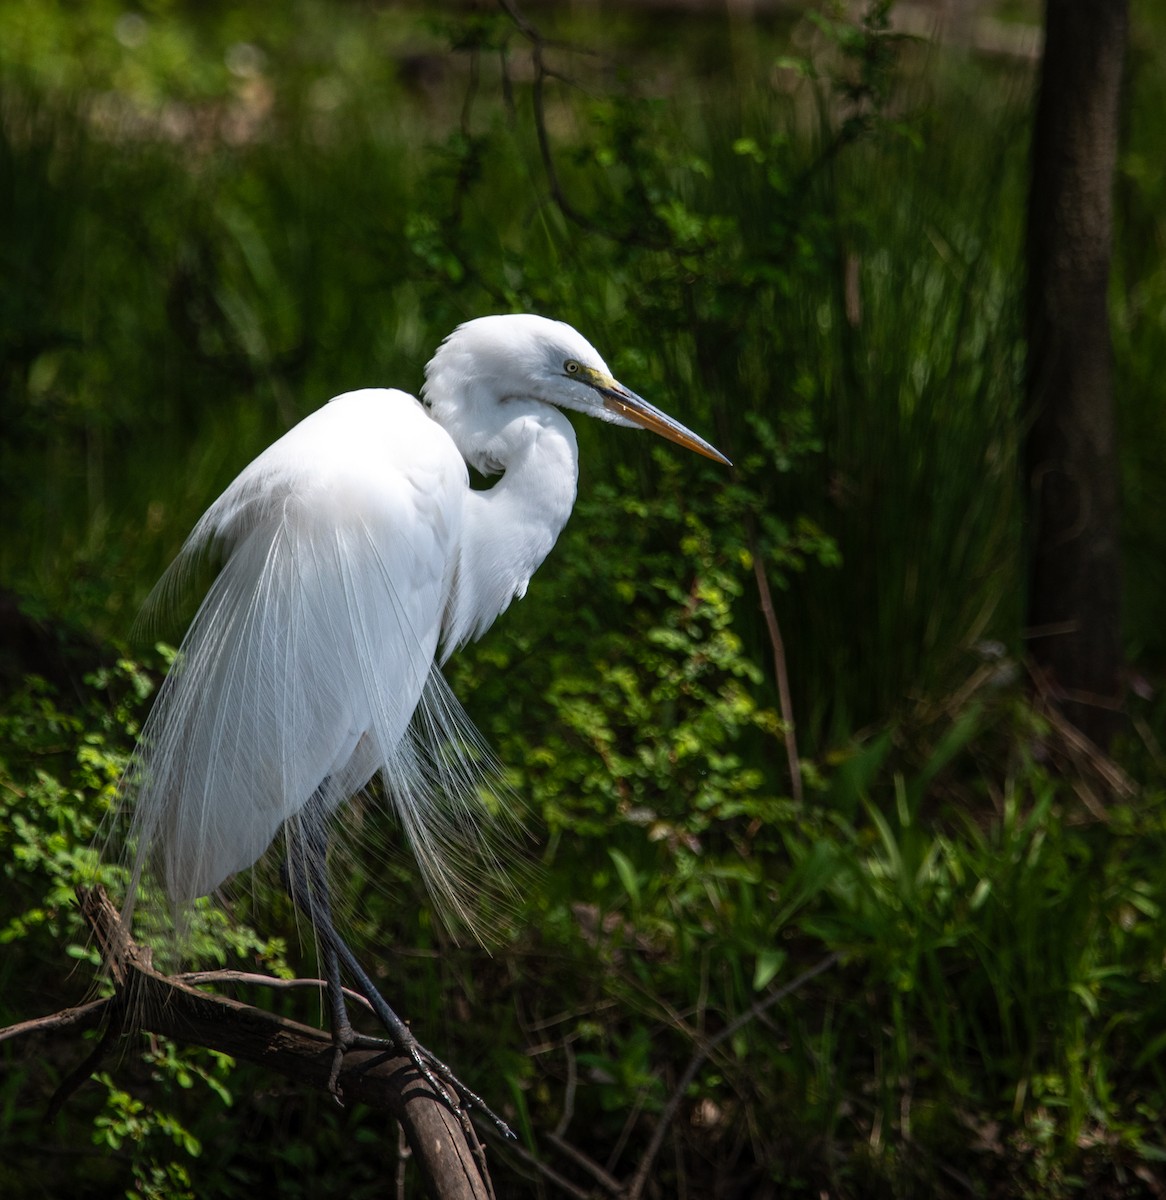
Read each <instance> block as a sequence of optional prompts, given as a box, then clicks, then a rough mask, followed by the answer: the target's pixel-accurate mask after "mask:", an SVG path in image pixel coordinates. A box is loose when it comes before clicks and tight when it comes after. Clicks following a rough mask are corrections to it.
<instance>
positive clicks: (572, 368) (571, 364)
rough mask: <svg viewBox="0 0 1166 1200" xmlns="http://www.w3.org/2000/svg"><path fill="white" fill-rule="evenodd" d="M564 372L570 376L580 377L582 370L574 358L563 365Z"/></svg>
mask: <svg viewBox="0 0 1166 1200" xmlns="http://www.w3.org/2000/svg"><path fill="white" fill-rule="evenodd" d="M563 370H564V371H566V372H567V374H568V375H578V374H579V371H580V370H581V368H580V366H579V364H578V363H577V362H576V361H575V360H574V359H573V358H569V359H567V361H566V362H565V363H563Z"/></svg>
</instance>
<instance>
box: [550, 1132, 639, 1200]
mask: <svg viewBox="0 0 1166 1200" xmlns="http://www.w3.org/2000/svg"><path fill="white" fill-rule="evenodd" d="M547 1141H548V1142H550V1144H551V1145H552V1146H554V1148H555V1149H556V1150H558V1151H559V1153H560V1154H563V1155H565V1156H566V1157H567V1158H569V1159H570V1160H571V1161H572V1162H573V1163H575V1164H576V1165H577V1166H580V1167H582V1168H583V1170H584V1171H586V1172H587V1174H588V1175H590V1176H591V1177H592V1178H593V1179H594V1180H595V1182H596V1183H598V1184H599V1186H600V1187H601V1188H603V1189H604V1190H605V1191H608V1192H610V1193H611V1194H612V1195H613V1196H620V1195H622V1194H623V1184H622V1183H620V1181H619V1180H618V1179H616V1178H615V1176H614V1175H612V1174H611V1173H610V1172H608V1171H605V1170H604V1169H603V1168H602V1167H601V1166H600V1165H599V1164H598V1163H597V1162H596V1161H595V1159H593V1158H591V1157H590V1155H587V1154H584V1153H583V1151H582V1150H579V1149H577V1148H576V1147H575V1146H572V1145H571V1143H570V1142H568V1141H567V1139H566V1138H564V1137H561V1136H560V1135H559V1134H557V1133H548V1134H547Z"/></svg>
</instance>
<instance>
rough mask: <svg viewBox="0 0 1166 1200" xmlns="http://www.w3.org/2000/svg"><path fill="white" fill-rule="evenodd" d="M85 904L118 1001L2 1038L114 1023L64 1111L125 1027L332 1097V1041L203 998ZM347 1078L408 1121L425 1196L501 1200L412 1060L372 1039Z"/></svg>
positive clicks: (98, 893)
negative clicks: (269, 1072) (270, 1073)
mask: <svg viewBox="0 0 1166 1200" xmlns="http://www.w3.org/2000/svg"><path fill="white" fill-rule="evenodd" d="M77 898H78V900H79V901H80V904H81V910H82V913H83V914H84V916H85V919H86V920H87V921H88V922H89V924H90V926H91V927H92V929H93V932H94V935H95V937H96V939H97V942H98V944H99V945H100V947H101V948H102V951H103V952H104V953H105V956H106V959H107V961H108V962H109V963H110V974H111V976H112V978H113V981H114V986H115V995H114V996H113V997H112V998H110V999H107V1000H99V1001H94V1002H93V1003H91V1004H86V1005H83V1006H81V1007H80V1008H73V1009H66V1010H64V1011H62V1012H59V1013H55V1014H53V1015H51V1016H47V1017H41V1018H38V1019H37V1020H34V1021H25V1022H22V1023H21V1024H20V1025H14V1026H12V1027H10V1028H9V1029H6V1030H2V1031H0V1040H3V1039H6V1038H14V1037H19V1036H23V1035H26V1034H31V1033H38V1032H44V1031H47V1030H61V1029H74V1028H77V1029H84V1028H91V1027H93V1026H94V1025H96V1024H98V1023H99V1021H100V1020H101V1019H102V1018H103V1017H105V1016H108V1018H109V1020H110V1025H109V1027H108V1028H107V1031H106V1035H105V1036H104V1037H103V1039H102V1043H101V1044H100V1045H99V1046H98V1047H97V1049H96V1050H95V1051H94V1052H93V1053H91V1054H90V1055H89V1056H88V1057H87V1058H86V1060H85V1062H84V1063H83V1064H82V1065H81V1067H79V1068H78V1070H77V1071H75V1072H73V1073H72V1075H71V1076H70V1077H69V1079H68V1080H67V1081H66V1083H65V1084H63V1085H62V1087H61V1088H60V1089H58V1096H59V1098H60V1099H59V1100H58V1101H56V1102H57V1103H63V1101H64V1099H66V1098H67V1097H68V1095H69V1094H70V1093H71V1091H72V1090H73V1089H74V1087H75V1086H76V1084H78V1083H80V1082H82V1081H83V1079H84V1078H85V1077H87V1076H88V1074H89V1073H91V1072H92V1070H93V1069H95V1066H96V1064H97V1062H99V1061H100V1058H101V1056H102V1055H103V1054H104V1052H105V1050H106V1048H107V1046H108V1045H109V1044H110V1042H111V1041H112V1040H113V1039H114V1038H116V1037H117V1036H118V1035H119V1034H120V1033H121V1031H122V1028H123V1026H124V1028H125V1029H126V1030H129V1029H139V1030H144V1031H146V1032H149V1033H155V1034H159V1035H161V1036H163V1037H168V1038H171V1039H173V1040H174V1041H177V1042H183V1043H186V1044H189V1045H195V1046H204V1047H206V1048H207V1049H210V1050H216V1051H218V1052H220V1053H223V1054H229V1055H231V1056H232V1057H233V1058H241V1059H244V1060H245V1061H247V1062H252V1063H257V1064H259V1065H261V1066H264V1067H267V1068H269V1069H271V1070H274V1071H278V1072H279V1073H280V1074H281V1075H284V1076H286V1077H287V1078H289V1079H292V1080H294V1081H295V1082H297V1083H300V1084H306V1085H307V1086H309V1087H314V1088H318V1089H320V1090H321V1091H326V1090H328V1083H329V1076H330V1074H331V1070H332V1060H333V1053H334V1047H333V1044H332V1039H331V1036H330V1035H329V1034H327V1033H325V1032H324V1031H322V1030H319V1029H312V1028H311V1027H309V1026H307V1025H301V1024H299V1023H298V1022H296V1021H289V1020H287V1019H285V1018H283V1017H279V1016H276V1015H275V1014H274V1013H270V1012H265V1011H264V1010H262V1009H258V1008H254V1007H252V1006H251V1005H248V1004H243V1003H240V1002H239V1001H237V1000H231V999H228V998H226V997H224V996H216V995H213V994H210V993H207V992H202V991H199V990H197V989H196V988H194V987H192V986H191V984H190V982H189V981H188V980H184V979H181V978H173V979H172V978H167V977H166V976H164V975H161V974H160V973H159V972H157V971H155V970H154V968H153V966H152V965H151V963H150V954H149V951H148V950H147V949H146V948H144V947H142V946H139V945H138V944H137V943H136V942H134V941H133V939H132V938H131V937H130V936H129V934H128V932H127V931H126V930H125V928H124V926H123V925H122V923H121V917H120V914H119V913H118V911H117V908H116V907H115V906H114V905H113V903H112V902H111V901H110V900H109V898H108V896H106V894H105V892H104V890H103V889H101V888H81V889H78V892H77ZM210 974H211V975H214V974H217V973H210ZM224 974H228V975H229V974H231V973H224ZM192 978H196V979H197V978H199V976H197V975H195V976H192ZM240 978H241V979H246V980H247V981H248V982H252V981H254V982H259V981H262V983H263V984H264V985H265V986H275V985H276V984H277V983H281V982H284V983H285V985H286V986H290V981H274V980H268V979H266V978H264V977H262V976H256V977H246V976H240ZM341 1080H342V1082H343V1086H344V1096H345V1099H346V1100H349V1101H359V1102H361V1103H363V1104H367V1105H369V1106H370V1107H372V1108H376V1109H379V1110H381V1111H386V1112H389V1113H391V1114H392V1115H393V1116H394V1117H395V1118H396V1119H397V1120H398V1121H399V1122H400V1124H401V1127H402V1129H403V1130H404V1133H405V1137H406V1139H407V1140H408V1143H409V1148H410V1151H411V1153H412V1156H413V1158H414V1159H415V1160H416V1162H417V1166H418V1169H419V1170H420V1172H421V1175H422V1178H423V1180H424V1185H425V1190H426V1192H427V1194H428V1195H429V1196H431V1197H433V1198H434V1200H493V1197H494V1190H493V1187H492V1185H491V1183H490V1178H489V1174H488V1172H487V1170H486V1164H485V1152H484V1150H483V1148H482V1146H481V1143H480V1142H479V1141H478V1139H477V1136H476V1134H475V1133H474V1131H473V1128H472V1126H470V1125H469V1122H468V1121H463V1120H461V1119H459V1114H457V1113H454V1112H451V1111H450V1110H449V1109H448V1108H447V1107H446V1106H445V1105H444V1104H442V1103H441V1102H440V1100H439V1099H438V1098H437V1097H436V1096H435V1095H434V1094H433V1092H432V1091H431V1090H430V1088H429V1086H428V1084H427V1083H426V1082H425V1080H424V1079H423V1078H422V1077H421V1075H420V1074H419V1073H418V1071H417V1070H416V1068H415V1067H414V1065H413V1063H412V1061H411V1060H410V1059H409V1058H407V1057H403V1056H401V1055H398V1054H396V1053H395V1051H394V1049H393V1047H392V1044H391V1043H387V1042H381V1041H378V1040H376V1039H371V1038H370V1039H367V1040H364V1039H362V1040H361V1042H360V1043H359V1044H358V1046H357V1047H356V1048H354V1049H352V1050H350V1051H349V1052H348V1053H346V1055H345V1057H344V1071H343V1074H342V1075H341Z"/></svg>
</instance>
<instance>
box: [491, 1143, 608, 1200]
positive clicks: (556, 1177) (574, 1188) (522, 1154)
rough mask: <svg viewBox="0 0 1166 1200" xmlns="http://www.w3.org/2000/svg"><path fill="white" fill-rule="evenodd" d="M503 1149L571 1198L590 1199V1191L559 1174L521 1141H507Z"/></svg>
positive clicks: (577, 1199)
mask: <svg viewBox="0 0 1166 1200" xmlns="http://www.w3.org/2000/svg"><path fill="white" fill-rule="evenodd" d="M504 1150H505V1153H507V1154H513V1155H515V1157H517V1158H520V1159H521V1160H522V1161H523V1162H524V1163H526V1165H527V1166H529V1167H533V1168H534V1170H535V1171H537V1172H538V1173H539V1174H540V1175H541V1176H542V1177H543V1178H544V1179H546V1180H547V1181H548V1182H549V1183H553V1184H554V1185H555V1187H557V1188H559V1189H560V1190H561V1191H564V1192H566V1194H567V1195H568V1196H571V1197H572V1198H573V1200H592V1196H593V1193H592V1192H588V1191H584V1189H583V1188H581V1187H579V1186H578V1184H574V1183H572V1182H571V1181H570V1180H569V1179H568V1178H567V1177H566V1176H564V1175H560V1174H559V1173H558V1171H556V1170H555V1169H554V1167H551V1166H548V1165H547V1164H546V1163H545V1162H543V1160H542V1159H541V1158H539V1157H537V1156H536V1155H534V1154H531V1152H530V1151H529V1150H528V1149H527V1148H526V1147H525V1146H524V1145H522V1143H521V1142H515V1141H508V1142H506V1143H505V1144H504Z"/></svg>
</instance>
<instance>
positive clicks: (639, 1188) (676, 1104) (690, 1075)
mask: <svg viewBox="0 0 1166 1200" xmlns="http://www.w3.org/2000/svg"><path fill="white" fill-rule="evenodd" d="M840 957H841V955H840V954H839V953H838V952H837V951H835V952H834V953H833V954H827V955H826V957H825V958H824V959H822V960H821V962H819V963H816V964H815V965H814V966H812V967H810V969H809V970H808V971H803V972H802V973H801V974H800V975H799V976H798V977H797V978H796V979H794V980H791V981H790V982H789V983H787V984H786V985H785V987H782V988H778V989H777V991H775V992H770V993H769V995H768V996H765V997H763V998H762V999H760V1000H758V1001H757V1003H756V1004H754V1005H753V1006H752V1007H751V1008H749V1009H747V1010H746V1011H745V1012H743V1013H742V1014H741V1015H740V1016H739V1017H737V1018H736V1019H734V1020H732V1021H730V1022H729V1023H728V1025H726V1026H725V1027H724V1029H722V1030H721V1031H720V1032H719V1033H717V1034H716V1035H715V1036H714V1037H711V1038H709V1040H708V1042H707V1043H706V1044H705V1045H703V1046H701V1048H700V1049H699V1050H697V1051H696V1053H695V1054H694V1055H693V1056H692V1058H691V1059H690V1061H689V1063H688V1066H687V1067H685V1068H684V1074H682V1075H681V1076H680V1079H679V1081H678V1082H677V1084H676V1087H675V1088H673V1090H672V1095H671V1096H669V1098H668V1103H667V1104H666V1105H664V1110H663V1112H661V1113H660V1119H659V1121H658V1122H657V1124H656V1128H655V1131H654V1132H653V1134H652V1140H651V1141H650V1142H649V1143H648V1148H647V1150H645V1151H644V1156H643V1158H641V1159H640V1165H639V1166H638V1167H637V1168H636V1174H635V1177H634V1178H633V1180H632V1183H631V1186H630V1187H629V1188H628V1190H627V1192H626V1196H627V1200H639V1198H640V1196H641V1195H643V1191H644V1187H645V1185H646V1184H647V1182H648V1175H649V1173H650V1172H651V1170H652V1164H653V1163H654V1162H655V1161H656V1156H657V1155H658V1154H659V1153H660V1148H661V1146H663V1145H664V1139H665V1138H666V1137H667V1136H668V1129H669V1127H670V1126H671V1124H672V1122H673V1120H675V1118H676V1113H677V1110H678V1109H679V1108H680V1105H681V1102H682V1101H683V1100H684V1096H685V1093H686V1092H687V1091H688V1086H689V1084H690V1083H692V1081H693V1080H694V1079H695V1078H696V1076H697V1072H698V1071H699V1070H700V1069H701V1067H703V1066H704V1064H705V1062H706V1061H707V1060H708V1057H709V1055H710V1054H711V1053H712V1052H713V1051H714V1050H715V1049H716V1048H717V1047H718V1046H720V1045H722V1044H723V1043H725V1042H727V1041H728V1040H729V1039H730V1038H731V1037H732V1036H733V1035H734V1034H735V1033H737V1032H738V1031H739V1030H741V1029H744V1027H745V1026H746V1025H748V1024H749V1022H750V1021H754V1020H756V1019H757V1017H759V1016H760V1015H761V1014H762V1013H763V1012H765V1011H766V1009H769V1008H772V1007H773V1006H774V1005H775V1004H777V1003H779V1002H780V1001H782V1000H784V999H785V998H786V997H787V996H789V995H792V994H793V993H794V992H796V991H798V989H799V988H802V987H804V986H805V985H806V984H807V983H809V982H810V980H811V979H814V978H815V977H816V976H818V975H821V974H822V972H823V971H828V970H829V969H830V968H831V967H832V966H834V964H835V963H836V962H837V961H838V960H839V958H840Z"/></svg>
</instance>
